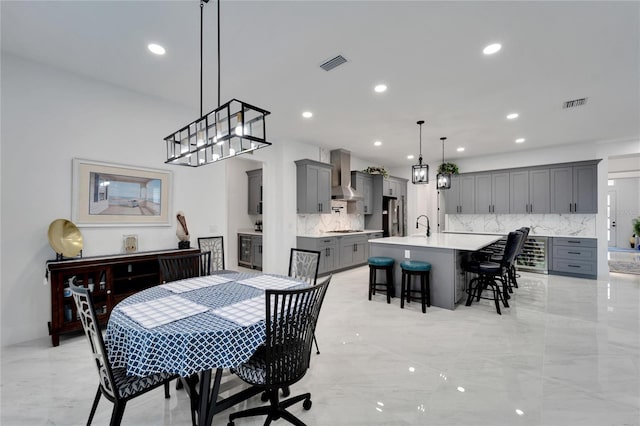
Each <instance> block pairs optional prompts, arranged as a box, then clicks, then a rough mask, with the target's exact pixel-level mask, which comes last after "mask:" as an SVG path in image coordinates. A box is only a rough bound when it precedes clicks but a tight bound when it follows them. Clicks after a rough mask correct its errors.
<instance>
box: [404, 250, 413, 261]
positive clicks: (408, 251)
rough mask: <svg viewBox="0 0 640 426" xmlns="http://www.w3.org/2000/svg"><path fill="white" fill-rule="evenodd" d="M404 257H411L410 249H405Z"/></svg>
mask: <svg viewBox="0 0 640 426" xmlns="http://www.w3.org/2000/svg"><path fill="white" fill-rule="evenodd" d="M404 258H405V259H411V250H405V251H404Z"/></svg>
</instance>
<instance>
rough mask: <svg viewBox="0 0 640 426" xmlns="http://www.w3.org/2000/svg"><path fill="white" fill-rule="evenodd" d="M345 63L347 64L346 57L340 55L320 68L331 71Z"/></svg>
mask: <svg viewBox="0 0 640 426" xmlns="http://www.w3.org/2000/svg"><path fill="white" fill-rule="evenodd" d="M345 62H347V60H346V59H345V57H344V56H342V55H338V56H336V57H335V58H331V59H329V60H328V61H325V62H324V63H322V64H320V68H322V69H323V70H325V71H331V70H332V69H334V68H335V67H337V66H340V65H342V64H344V63H345Z"/></svg>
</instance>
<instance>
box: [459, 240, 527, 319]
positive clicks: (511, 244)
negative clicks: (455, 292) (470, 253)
mask: <svg viewBox="0 0 640 426" xmlns="http://www.w3.org/2000/svg"><path fill="white" fill-rule="evenodd" d="M521 238H522V233H521V232H518V231H513V232H509V235H508V236H507V242H506V244H505V248H504V253H503V255H502V257H501V258H500V261H497V262H494V261H492V260H491V259H489V260H477V261H471V262H468V263H466V264H465V265H464V271H465V272H470V273H473V274H476V275H477V276H476V277H475V278H473V279H472V280H471V281H470V282H469V285H468V288H467V293H468V296H467V302H466V306H471V302H472V301H473V299H474V298H475V299H477V300H480V299H481V298H483V299H490V300H493V301H494V302H495V305H496V312H497V313H498V314H499V315H502V312H501V311H500V302H501V301H502V304H503V305H504V307H505V308H508V307H509V302H508V301H507V299H509V294H508V291H509V284H508V280H509V271H510V270H511V266H512V264H513V262H514V261H515V257H516V254H517V251H518V248H519V245H520V239H521ZM498 282H499V283H500V284H501V285H499V284H498ZM474 283H475V286H474V285H473V284H474ZM501 287H502V288H501ZM488 289H490V290H491V291H492V297H488V296H482V294H483V292H484V290H488Z"/></svg>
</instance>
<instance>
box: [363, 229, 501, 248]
mask: <svg viewBox="0 0 640 426" xmlns="http://www.w3.org/2000/svg"><path fill="white" fill-rule="evenodd" d="M500 238H502V236H501V235H478V234H445V233H434V234H431V236H430V237H429V238H427V237H426V236H425V234H416V235H412V236H409V237H387V238H376V239H375V240H371V241H370V243H371V244H395V245H401V246H412V247H429V248H441V249H451V250H468V251H476V250H480V249H481V248H483V247H486V246H488V245H489V244H491V243H494V242H496V241H498V240H499V239H500Z"/></svg>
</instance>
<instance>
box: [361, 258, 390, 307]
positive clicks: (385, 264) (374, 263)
mask: <svg viewBox="0 0 640 426" xmlns="http://www.w3.org/2000/svg"><path fill="white" fill-rule="evenodd" d="M367 263H369V300H371V295H372V294H376V290H378V291H384V292H385V293H387V303H391V297H392V296H393V295H394V294H393V293H394V287H393V264H394V260H393V259H392V258H390V257H370V258H369V260H368V261H367ZM378 270H382V271H386V272H387V282H385V283H381V282H377V281H376V279H377V272H378Z"/></svg>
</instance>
